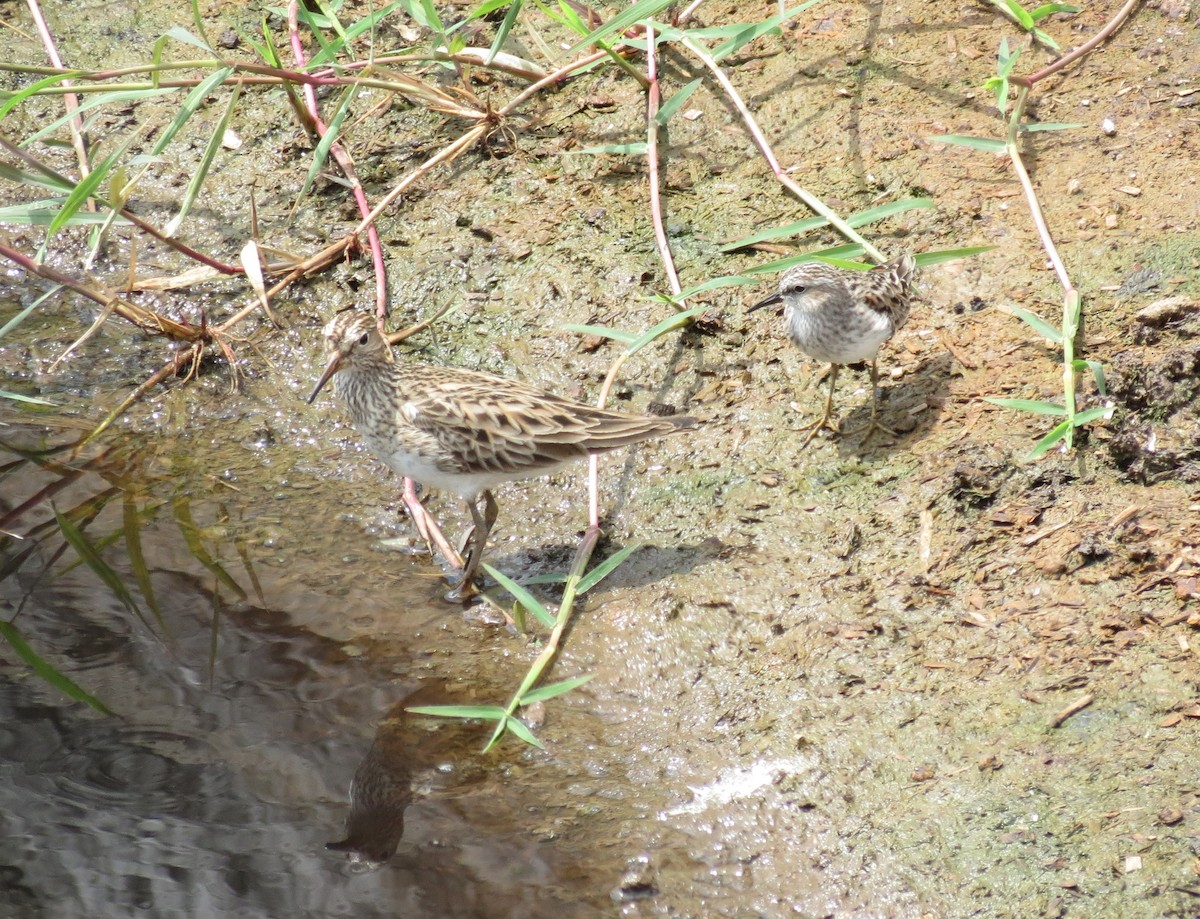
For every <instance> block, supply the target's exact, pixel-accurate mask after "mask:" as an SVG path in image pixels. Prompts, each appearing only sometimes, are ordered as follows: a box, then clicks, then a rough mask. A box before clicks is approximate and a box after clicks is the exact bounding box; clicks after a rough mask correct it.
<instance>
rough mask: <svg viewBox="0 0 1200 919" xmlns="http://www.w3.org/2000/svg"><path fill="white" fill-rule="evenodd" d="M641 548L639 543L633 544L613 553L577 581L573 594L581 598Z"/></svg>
mask: <svg viewBox="0 0 1200 919" xmlns="http://www.w3.org/2000/svg"><path fill="white" fill-rule="evenodd" d="M641 547H642V544H641V543H640V542H635V543H634V544H633V545H632V546H626V547H625V548H624V549H622V550H621V551H620V552H614V553H613V554H612V555H610V556H609V557H608V558H606V559H605V560H604V561H602V562H601V563H600V564H599V565H597V566H596V567H595V568H593V569H592V570H591V571H589V572H588V573H587V574H585V575H584V576H583V577H582V578H580V579H579V586H578V587H576V588H575V593H577V594H579V595H580V596H583V595H584V594H585V593H587V592H588V591H589V590H591V589H592V588H593V587H595V586H596V585H597V584H599V583H600V582H601V581H603V580H604V579H605V578H606V577H608V576H609V575H610V574H612V573H613V572H614V571H616V570H617V566H619V565H620V564H621V563H622V562H623V561H625V559H627V558H629V556H631V555H633V553H634V552H636V551H637V550H638V549H640V548H641Z"/></svg>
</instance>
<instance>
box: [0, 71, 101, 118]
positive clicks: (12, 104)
mask: <svg viewBox="0 0 1200 919" xmlns="http://www.w3.org/2000/svg"><path fill="white" fill-rule="evenodd" d="M82 73H83V71H82V70H72V71H71V72H69V73H56V74H55V75H54V76H52V77H46V78H45V79H42V80H38V81H37V82H36V83H31V84H30V85H29V86H26V87H25V88H24V89H22V90H20V91H19V92H15V93H13V94H12V95H11V96H9V97H8V99H6V100H5V102H4V104H3V105H0V121H2V120H4V116H5V115H7V114H8V113H9V112H11V111H12V110H13V109H15V108H16V107H17V106H18V105H20V104H21V103H22V102H24V101H25V100H26V99H28V98H30V97H31V96H36V95H37V94H38V93H40V92H41V91H42V90H43V89H48V88H50V87H51V86H58V85H59V84H60V83H61V82H62V81H63V80H71V79H74V78H75V77H78V76H80V75H81V74H82Z"/></svg>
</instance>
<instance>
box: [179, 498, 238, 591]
mask: <svg viewBox="0 0 1200 919" xmlns="http://www.w3.org/2000/svg"><path fill="white" fill-rule="evenodd" d="M173 511H174V515H175V522H176V524H178V526H179V532H180V533H182V534H183V541H184V542H185V543H187V547H188V551H189V552H190V553H191V554H192V557H193V558H194V559H196V561H198V562H199V563H200V564H201V565H203V566H204V567H205V568H207V569H208V570H209V572H211V573H212V575H213V577H215V578H216V579H217V580H218V581H220V582H221V583H222V584H224V585H225V586H226V587H228V588H229V589H230V590H232V591H233V592H234V593H235V594H237V596H238V597H239V599H242V600H245V599H246V591H244V590H242V588H241V585H240V584H238V582H237V581H235V580H234V579H233V577H232V576H231V575H230V574H229V572H228V571H226V570H225V569H224V568H223V567H222V566H221V564H220V563H219V562H217V560H216V559H214V558H213V557H212V556H211V555H209V554H208V550H207V549H205V548H204V543H203V541H202V540H201V539H200V528H199V527H197V526H196V521H195V520H193V519H192V508H191V504H190V503H189V502H188V499H187V498H176V499H175V503H174V505H173Z"/></svg>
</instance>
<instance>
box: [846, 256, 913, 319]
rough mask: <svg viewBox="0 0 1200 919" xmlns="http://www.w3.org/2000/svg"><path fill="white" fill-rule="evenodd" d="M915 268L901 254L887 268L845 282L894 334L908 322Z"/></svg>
mask: <svg viewBox="0 0 1200 919" xmlns="http://www.w3.org/2000/svg"><path fill="white" fill-rule="evenodd" d="M916 267H917V263H916V261H915V260H914V259H913V257H912V256H911V255H902V256H900V258H898V259H896V260H895V261H891V262H888V263H887V264H886V265H882V266H880V267H879V268H874V269H872V270H871V271H867V272H862V273H861V274H858V275H856V276H853V277H851V278H849V279H848V283H849V284H850V285H851V290H852V292H853V293H854V295H855V297H856V299H858V300H859V301H860V302H861V303H862V304H863V305H864V306H867V307H869V308H870V309H873V310H875V311H876V312H879V313H883V314H884V315H885V316H887V317H888V318H889V319H891V321H892V330H893V332H894V331H895V330H896V329H899V328H900V327H901V326H902V325H904V323H905V322H907V321H908V313H909V306H910V302H911V300H912V284H913V274H914V272H915V270H916Z"/></svg>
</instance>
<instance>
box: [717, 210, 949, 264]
mask: <svg viewBox="0 0 1200 919" xmlns="http://www.w3.org/2000/svg"><path fill="white" fill-rule="evenodd" d="M933 207H937V205H936V204H935V203H934V201H933V199H932V198H906V199H905V200H903V201H893V202H892V203H891V204H884V205H880V206H879V207H873V208H870V209H869V210H865V211H861V212H859V213H857V214H852V215H850V216H849V217H847V218H846V223H848V224H849V225H850V226H852V227H856V228H857V227H861V226H866V225H867V224H869V223H874V222H875V221H877V220H883V219H884V218H885V217H891V216H893V215H895V214H902V213H904V212H905V211H911V210H917V209H920V208H933ZM828 224H829V221H828V220H826V219H825V218H824V217H808V218H806V219H804V220H800V221H797V222H796V223H789V224H786V225H784V226H779V227H770V228H768V229H766V230H761V231H759V232H758V233H755V234H753V235H751V236H746V237H744V238H742V239H739V240H737V241H736V242H732V243H727V244H726V245H724V246H722V247H721V251H722V252H734V251H736V250H738V249H744V248H746V247H747V246H753V245H755V244H756V243H761V242H768V241H770V240H772V239H779V238H781V237H785V236H799V235H800V234H801V233H807V232H809V231H810V230H816V229H819V228H820V227H823V226H828Z"/></svg>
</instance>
